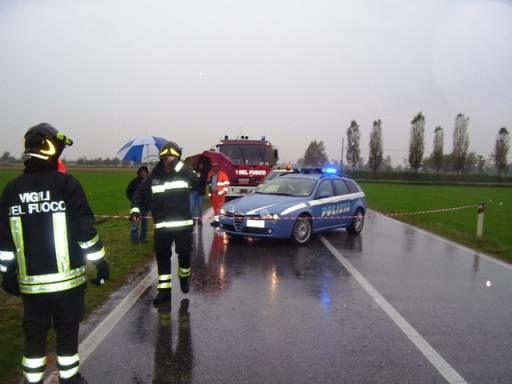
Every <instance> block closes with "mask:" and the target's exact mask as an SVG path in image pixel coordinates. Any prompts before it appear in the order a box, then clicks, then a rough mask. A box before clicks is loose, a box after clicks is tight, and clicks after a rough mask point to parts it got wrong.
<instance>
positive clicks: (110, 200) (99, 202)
mask: <svg viewBox="0 0 512 384" xmlns="http://www.w3.org/2000/svg"><path fill="white" fill-rule="evenodd" d="M19 173H20V171H19V170H0V190H3V187H4V185H5V184H6V183H7V182H8V181H9V180H11V179H12V178H14V177H15V176H16V175H18V174H19ZM71 173H72V174H73V175H74V176H75V177H76V178H77V179H79V180H80V182H81V183H82V185H83V187H84V189H85V191H86V194H87V197H88V199H89V204H90V205H91V208H92V209H93V211H94V213H95V214H114V213H119V212H122V213H125V214H126V213H127V212H128V209H129V201H128V200H127V198H126V196H125V189H126V186H127V185H128V182H129V181H130V180H131V178H132V177H135V170H134V171H133V172H118V171H110V172H105V171H73V170H71ZM96 228H97V229H98V231H99V233H100V235H101V237H102V238H103V241H104V243H105V248H106V251H107V260H108V262H109V264H110V269H111V278H110V280H109V281H108V282H107V284H106V285H105V286H103V287H101V288H98V287H94V286H89V287H88V288H87V295H86V305H87V313H90V311H91V310H93V309H94V308H96V307H97V306H98V305H100V304H101V303H102V302H104V301H105V300H106V298H107V297H108V295H109V294H110V293H111V292H113V291H115V290H117V289H118V288H119V287H121V286H122V285H123V284H125V283H126V281H127V279H129V278H130V275H131V274H132V273H134V272H136V271H137V270H138V269H139V268H140V267H141V266H142V265H144V264H146V263H147V261H148V260H149V259H150V258H151V255H152V245H151V243H150V244H143V245H132V244H131V242H130V241H129V230H130V225H129V223H128V221H127V220H122V219H107V220H101V222H100V223H98V224H97V226H96ZM151 232H152V231H151V230H149V233H148V235H149V236H150V237H149V239H150V240H151V236H152V233H151ZM89 275H90V277H91V278H92V277H94V275H95V269H94V268H93V267H92V268H89ZM0 306H1V310H0V345H2V348H0V367H1V369H0V383H17V377H19V374H20V362H21V353H22V340H23V335H22V329H21V315H22V306H21V299H19V298H16V297H13V296H8V295H6V294H5V293H4V292H3V291H1V290H0ZM53 340H54V337H53V336H52V335H51V336H50V339H49V348H48V350H49V351H52V350H54V341H53Z"/></svg>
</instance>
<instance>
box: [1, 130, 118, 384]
mask: <svg viewBox="0 0 512 384" xmlns="http://www.w3.org/2000/svg"><path fill="white" fill-rule="evenodd" d="M72 143H73V142H72V141H71V140H70V139H69V138H67V137H66V136H65V135H63V134H62V133H61V132H58V131H57V130H56V129H55V128H54V127H52V126H51V125H49V124H46V123H43V124H39V125H36V126H34V127H32V128H30V129H29V130H28V131H27V133H26V134H25V152H24V159H25V160H24V163H25V169H24V171H23V174H21V175H20V176H18V177H16V178H15V179H14V180H12V181H11V182H9V183H8V184H7V185H6V187H5V189H4V191H3V193H2V196H1V198H0V270H1V272H2V275H3V276H2V287H3V289H4V290H5V291H7V292H8V293H10V294H14V295H17V296H18V295H20V294H21V297H22V299H23V306H24V315H23V330H24V333H25V343H24V352H23V359H22V368H23V375H24V382H25V383H42V382H43V374H44V371H45V366H46V351H45V344H46V337H47V333H48V330H49V328H50V325H51V324H53V327H54V328H55V333H56V336H57V368H58V370H59V381H60V383H85V382H86V381H85V380H84V379H83V378H82V376H81V375H80V373H79V366H80V359H79V356H78V327H79V322H80V321H81V320H82V317H83V314H84V293H85V286H86V281H87V277H86V270H85V262H86V261H90V262H92V263H93V264H95V265H96V268H97V275H96V278H95V279H93V280H91V281H92V282H93V283H94V284H96V285H101V284H103V282H104V281H105V280H106V279H107V278H108V276H109V267H108V264H107V262H106V261H105V259H104V255H105V250H104V248H103V244H102V241H101V240H100V238H99V237H98V234H97V232H96V229H95V228H94V215H93V213H92V211H91V209H90V208H89V204H88V203H87V199H86V196H85V193H84V190H83V189H82V186H81V185H80V183H79V182H78V181H77V180H76V179H75V178H73V177H72V176H71V175H69V174H65V173H61V172H58V171H57V160H58V158H59V156H60V154H61V153H62V150H63V149H64V147H65V146H66V145H71V144H72Z"/></svg>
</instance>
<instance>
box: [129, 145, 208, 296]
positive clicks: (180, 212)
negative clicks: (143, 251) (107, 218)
mask: <svg viewBox="0 0 512 384" xmlns="http://www.w3.org/2000/svg"><path fill="white" fill-rule="evenodd" d="M181 153H182V151H181V148H180V147H179V146H178V145H177V144H176V143H174V142H172V141H170V142H168V143H166V144H164V145H163V146H162V147H161V148H160V153H159V156H160V162H159V163H158V165H157V166H156V167H155V168H154V169H153V171H152V172H151V174H150V175H149V176H148V177H147V178H146V180H144V181H143V182H142V184H141V185H140V186H139V188H137V190H136V191H135V195H134V198H133V201H132V209H131V210H130V220H131V221H132V222H138V221H140V216H141V212H142V208H143V207H144V206H150V207H151V214H152V216H153V220H154V225H155V235H154V241H155V253H156V261H157V264H158V285H157V288H158V294H157V296H156V297H155V298H154V299H153V304H154V305H159V304H163V303H166V302H169V301H170V300H171V288H172V273H171V255H172V251H171V246H172V244H173V242H174V243H175V249H176V253H177V254H178V264H179V270H178V276H179V278H180V287H181V290H182V292H183V293H187V292H188V291H189V283H188V279H189V277H190V275H191V273H192V269H191V268H190V254H191V252H192V229H193V225H194V222H193V220H192V216H191V213H190V191H191V189H193V188H195V187H196V186H197V183H198V182H199V177H198V175H197V174H196V173H195V172H194V171H192V170H191V169H189V168H187V167H186V166H185V164H184V163H183V162H182V161H181V160H180V158H181Z"/></svg>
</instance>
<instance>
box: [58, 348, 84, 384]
mask: <svg viewBox="0 0 512 384" xmlns="http://www.w3.org/2000/svg"><path fill="white" fill-rule="evenodd" d="M57 368H58V369H59V376H60V378H61V379H69V378H71V377H73V376H75V375H76V374H77V373H78V372H79V371H80V356H79V355H78V353H77V354H75V355H73V356H57Z"/></svg>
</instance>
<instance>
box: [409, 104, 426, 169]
mask: <svg viewBox="0 0 512 384" xmlns="http://www.w3.org/2000/svg"><path fill="white" fill-rule="evenodd" d="M424 136H425V117H423V114H422V113H421V112H419V113H418V114H417V115H416V116H414V119H412V121H411V137H410V140H409V165H410V167H411V168H412V169H413V170H414V172H418V169H419V168H420V167H421V162H422V160H423V151H424V150H425V141H424Z"/></svg>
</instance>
